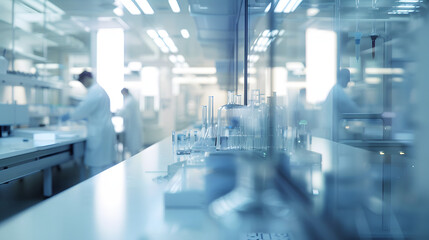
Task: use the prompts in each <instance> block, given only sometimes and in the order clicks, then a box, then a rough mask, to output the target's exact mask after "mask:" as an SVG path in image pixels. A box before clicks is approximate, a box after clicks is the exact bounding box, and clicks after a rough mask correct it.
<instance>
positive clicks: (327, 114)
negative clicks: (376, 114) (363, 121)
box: [320, 68, 361, 140]
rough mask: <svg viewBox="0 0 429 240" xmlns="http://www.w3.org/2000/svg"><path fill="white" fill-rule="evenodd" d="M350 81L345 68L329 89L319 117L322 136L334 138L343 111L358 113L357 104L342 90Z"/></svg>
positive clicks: (348, 72) (348, 73)
mask: <svg viewBox="0 0 429 240" xmlns="http://www.w3.org/2000/svg"><path fill="white" fill-rule="evenodd" d="M349 82H350V71H349V70H348V69H346V68H343V69H341V70H340V72H339V75H338V81H337V83H336V84H335V85H334V86H333V87H332V89H331V90H330V91H329V94H328V96H327V97H326V100H325V102H324V103H323V104H322V116H321V118H320V121H321V124H320V125H321V127H322V129H323V131H322V135H321V136H322V137H326V138H328V139H333V140H336V138H337V135H338V133H337V132H338V130H339V128H340V126H339V124H340V120H341V117H342V114H344V113H360V112H361V110H360V108H359V107H358V105H357V104H356V103H355V102H354V101H353V100H352V99H351V97H350V96H349V95H348V94H347V93H346V92H345V91H344V89H345V88H347V86H348V84H349Z"/></svg>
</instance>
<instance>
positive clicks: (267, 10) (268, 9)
mask: <svg viewBox="0 0 429 240" xmlns="http://www.w3.org/2000/svg"><path fill="white" fill-rule="evenodd" d="M270 9H271V3H270V4H268V6H267V7H266V8H265V11H264V12H266V13H267V12H269V11H270Z"/></svg>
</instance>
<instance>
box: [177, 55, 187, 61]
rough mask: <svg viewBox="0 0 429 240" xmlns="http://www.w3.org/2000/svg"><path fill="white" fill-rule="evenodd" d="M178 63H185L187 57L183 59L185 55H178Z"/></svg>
mask: <svg viewBox="0 0 429 240" xmlns="http://www.w3.org/2000/svg"><path fill="white" fill-rule="evenodd" d="M177 61H178V62H185V57H183V55H177Z"/></svg>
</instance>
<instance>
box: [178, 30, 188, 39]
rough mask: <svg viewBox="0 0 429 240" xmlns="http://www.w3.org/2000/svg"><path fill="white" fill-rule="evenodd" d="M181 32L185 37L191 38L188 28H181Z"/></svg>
mask: <svg viewBox="0 0 429 240" xmlns="http://www.w3.org/2000/svg"><path fill="white" fill-rule="evenodd" d="M180 34H182V37H183V38H189V32H188V30H186V29H182V30H180Z"/></svg>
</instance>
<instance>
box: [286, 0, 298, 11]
mask: <svg viewBox="0 0 429 240" xmlns="http://www.w3.org/2000/svg"><path fill="white" fill-rule="evenodd" d="M301 2H302V0H291V1H290V2H289V4H288V5H287V6H286V8H285V10H284V11H283V12H284V13H291V12H294V11H295V10H296V8H297V7H298V6H299V4H301Z"/></svg>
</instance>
